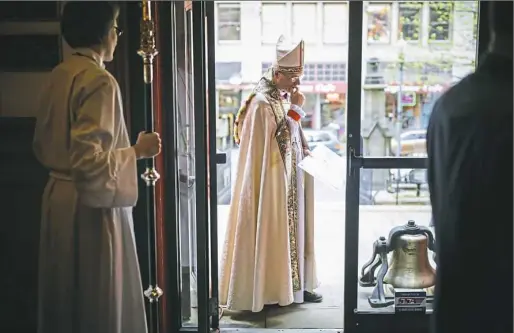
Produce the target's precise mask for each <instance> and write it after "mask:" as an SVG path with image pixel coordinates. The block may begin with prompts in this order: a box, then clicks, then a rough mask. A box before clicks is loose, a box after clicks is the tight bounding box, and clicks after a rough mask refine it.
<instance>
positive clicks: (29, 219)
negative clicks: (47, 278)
mask: <svg viewBox="0 0 514 333" xmlns="http://www.w3.org/2000/svg"><path fill="white" fill-rule="evenodd" d="M34 125H35V119H34V118H21V117H20V118H14V117H12V118H5V117H0V133H1V134H0V160H1V163H0V197H1V200H0V212H1V213H2V215H1V217H0V230H1V231H0V253H1V256H0V258H1V260H0V272H1V274H0V286H1V288H2V297H1V298H0V299H1V301H0V318H1V319H0V332H9V333H18V332H19V333H32V332H34V333H35V332H36V324H37V268H38V265H37V264H38V253H39V226H40V216H41V214H40V212H41V194H42V193H43V189H44V187H45V184H46V181H47V178H48V173H47V171H46V170H45V169H44V168H43V167H42V166H41V165H40V164H39V163H38V162H37V161H36V159H35V157H34V154H33V153H32V134H33V132H34Z"/></svg>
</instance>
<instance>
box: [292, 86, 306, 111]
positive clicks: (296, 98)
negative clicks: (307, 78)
mask: <svg viewBox="0 0 514 333" xmlns="http://www.w3.org/2000/svg"><path fill="white" fill-rule="evenodd" d="M303 103H305V95H304V94H303V93H302V92H300V91H299V90H298V88H295V89H294V90H293V92H292V93H291V104H294V105H298V106H299V107H302V106H303Z"/></svg>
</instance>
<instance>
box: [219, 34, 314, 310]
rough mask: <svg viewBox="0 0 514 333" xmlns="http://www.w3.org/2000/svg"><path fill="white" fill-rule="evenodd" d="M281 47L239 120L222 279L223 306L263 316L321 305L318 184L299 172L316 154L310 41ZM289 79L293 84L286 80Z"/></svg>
mask: <svg viewBox="0 0 514 333" xmlns="http://www.w3.org/2000/svg"><path fill="white" fill-rule="evenodd" d="M283 44H284V38H283V37H281V38H280V39H279V42H278V45H277V60H276V62H275V64H274V66H273V67H272V68H271V69H270V70H268V72H267V73H266V74H265V75H264V76H263V78H262V79H261V80H260V82H259V83H258V85H257V86H256V88H255V89H254V92H253V93H252V94H251V95H250V96H249V97H248V99H247V101H246V103H245V105H243V107H242V108H241V110H240V111H239V113H238V115H237V117H236V124H235V128H236V133H235V139H236V142H238V143H239V145H240V152H239V161H238V166H237V175H236V181H235V186H234V192H233V196H232V198H233V199H232V200H233V201H232V204H231V207H230V212H229V218H228V226H227V231H226V236H225V243H224V249H223V257H222V266H221V276H220V304H221V305H222V306H226V307H227V308H228V309H231V310H250V311H253V312H259V311H261V310H262V309H263V307H264V306H265V305H268V304H278V305H280V306H286V305H289V304H292V303H303V302H320V301H321V300H322V297H321V295H319V294H316V293H315V292H314V289H315V288H316V287H317V286H318V281H317V277H316V261H315V256H314V198H313V179H312V178H311V177H310V176H309V175H308V174H305V173H303V172H302V170H301V169H300V168H298V163H299V162H300V161H301V160H302V158H303V157H304V153H306V150H307V149H308V146H307V144H306V141H305V139H304V136H303V133H302V129H301V124H300V118H301V116H304V115H305V113H304V112H303V110H302V109H301V107H299V106H298V105H291V107H290V108H286V107H285V103H284V99H283V97H282V95H281V92H282V90H288V91H289V92H291V89H290V88H296V85H297V84H298V83H299V80H300V77H301V75H302V73H303V64H304V60H303V59H304V57H303V52H304V43H303V41H302V42H300V43H299V44H298V45H296V46H295V47H294V48H292V49H291V48H286V47H285V46H284V45H283ZM284 82H285V83H284Z"/></svg>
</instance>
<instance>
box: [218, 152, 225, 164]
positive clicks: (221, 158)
mask: <svg viewBox="0 0 514 333" xmlns="http://www.w3.org/2000/svg"><path fill="white" fill-rule="evenodd" d="M226 163H227V153H223V152H216V164H226Z"/></svg>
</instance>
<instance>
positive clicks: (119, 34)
mask: <svg viewBox="0 0 514 333" xmlns="http://www.w3.org/2000/svg"><path fill="white" fill-rule="evenodd" d="M114 30H115V31H116V35H118V37H120V36H121V35H123V30H121V29H120V28H119V27H116V26H115V27H114Z"/></svg>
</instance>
